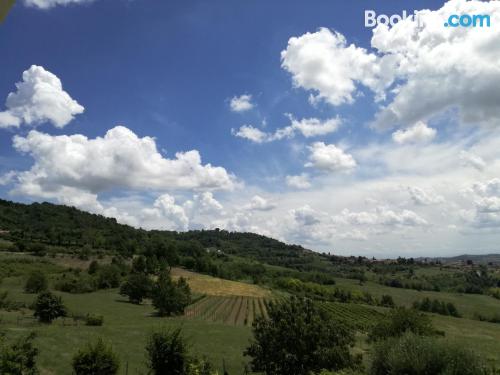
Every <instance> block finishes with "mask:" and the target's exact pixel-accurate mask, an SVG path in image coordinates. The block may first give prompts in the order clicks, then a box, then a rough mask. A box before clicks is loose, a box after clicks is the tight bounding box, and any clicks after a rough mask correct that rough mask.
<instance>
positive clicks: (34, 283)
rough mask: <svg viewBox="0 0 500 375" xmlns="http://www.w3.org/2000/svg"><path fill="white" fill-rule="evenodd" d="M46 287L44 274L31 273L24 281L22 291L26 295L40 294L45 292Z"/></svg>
mask: <svg viewBox="0 0 500 375" xmlns="http://www.w3.org/2000/svg"><path fill="white" fill-rule="evenodd" d="M47 287H48V283H47V277H46V276H45V274H44V273H43V272H42V271H33V272H31V273H30V275H29V276H28V279H27V280H26V284H25V285H24V291H25V292H26V293H40V292H43V291H44V290H47Z"/></svg>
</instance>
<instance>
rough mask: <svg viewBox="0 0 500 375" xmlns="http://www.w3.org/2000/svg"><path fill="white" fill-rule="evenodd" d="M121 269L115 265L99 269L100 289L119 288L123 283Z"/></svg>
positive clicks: (98, 282)
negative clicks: (121, 282)
mask: <svg viewBox="0 0 500 375" xmlns="http://www.w3.org/2000/svg"><path fill="white" fill-rule="evenodd" d="M121 278H122V276H121V272H120V268H119V267H118V266H117V265H114V264H107V265H104V266H101V267H99V270H98V271H97V286H98V288H99V289H109V288H118V287H119V286H120V281H121Z"/></svg>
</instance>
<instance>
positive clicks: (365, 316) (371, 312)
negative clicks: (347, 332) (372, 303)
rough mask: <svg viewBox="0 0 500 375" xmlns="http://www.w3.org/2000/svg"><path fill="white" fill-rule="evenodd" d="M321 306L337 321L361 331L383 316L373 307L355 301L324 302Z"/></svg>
mask: <svg viewBox="0 0 500 375" xmlns="http://www.w3.org/2000/svg"><path fill="white" fill-rule="evenodd" d="M321 306H322V308H323V309H324V310H326V311H328V312H330V313H331V314H332V315H333V316H334V317H335V318H337V319H338V320H339V321H341V322H343V323H345V324H346V325H349V326H351V327H353V328H355V329H359V330H361V331H366V330H368V329H369V328H371V327H372V326H373V325H374V324H376V323H377V322H379V321H380V319H382V318H383V317H384V314H383V313H381V312H380V311H377V310H375V309H374V308H371V307H369V306H365V305H358V304H355V303H340V302H325V303H322V305H321Z"/></svg>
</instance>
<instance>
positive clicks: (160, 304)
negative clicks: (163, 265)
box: [152, 271, 191, 316]
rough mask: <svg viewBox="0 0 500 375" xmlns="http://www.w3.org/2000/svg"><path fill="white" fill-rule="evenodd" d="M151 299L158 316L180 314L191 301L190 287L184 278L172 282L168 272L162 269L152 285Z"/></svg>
mask: <svg viewBox="0 0 500 375" xmlns="http://www.w3.org/2000/svg"><path fill="white" fill-rule="evenodd" d="M152 299H153V306H154V307H155V308H156V309H157V310H158V315H159V316H171V315H178V314H182V313H183V312H184V308H185V307H186V306H187V305H189V303H190V302H191V289H190V288H189V285H188V284H187V282H186V280H185V279H184V278H182V277H181V278H179V280H178V281H177V282H174V281H172V278H171V277H170V273H169V272H168V271H164V272H162V273H161V274H160V276H159V277H158V280H157V281H156V283H155V284H154V286H153V290H152Z"/></svg>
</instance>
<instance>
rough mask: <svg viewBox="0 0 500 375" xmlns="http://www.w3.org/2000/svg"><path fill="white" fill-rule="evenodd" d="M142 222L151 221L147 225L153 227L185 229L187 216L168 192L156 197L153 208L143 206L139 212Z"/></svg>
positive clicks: (187, 222)
mask: <svg viewBox="0 0 500 375" xmlns="http://www.w3.org/2000/svg"><path fill="white" fill-rule="evenodd" d="M141 214H142V215H141V216H142V217H141V221H142V222H146V223H148V222H150V223H151V222H152V223H151V224H150V225H148V227H150V228H154V229H169V230H181V231H184V230H187V229H188V227H189V218H188V216H187V215H186V212H185V211H184V208H183V207H182V206H180V205H178V204H176V202H175V198H174V197H173V196H171V195H169V194H163V195H161V196H160V197H158V198H157V199H156V200H155V202H154V204H153V208H145V209H143V210H142V213H141Z"/></svg>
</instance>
